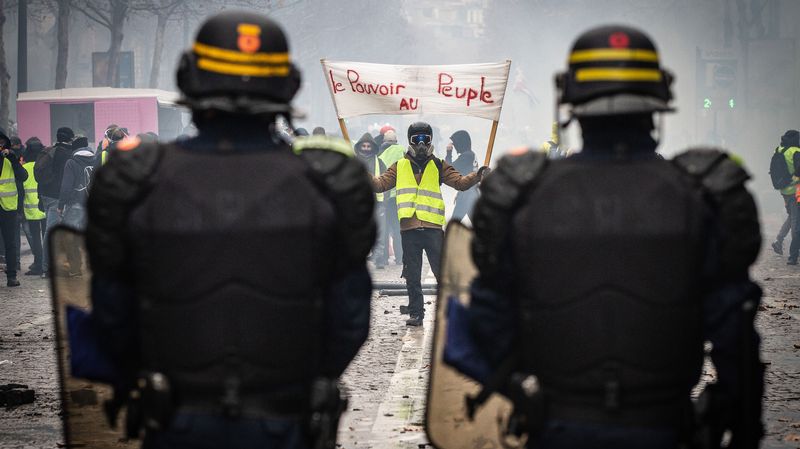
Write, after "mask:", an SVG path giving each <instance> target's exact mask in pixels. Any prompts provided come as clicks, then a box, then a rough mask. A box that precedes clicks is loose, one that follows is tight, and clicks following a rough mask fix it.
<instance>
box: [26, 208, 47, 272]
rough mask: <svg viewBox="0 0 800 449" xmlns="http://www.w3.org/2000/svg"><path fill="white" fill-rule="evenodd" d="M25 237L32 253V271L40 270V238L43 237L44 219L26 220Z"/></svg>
mask: <svg viewBox="0 0 800 449" xmlns="http://www.w3.org/2000/svg"><path fill="white" fill-rule="evenodd" d="M24 226H25V227H26V229H25V237H26V238H27V239H28V244H29V245H30V246H31V252H32V253H33V266H32V267H31V269H32V270H33V271H41V270H42V240H43V239H44V228H45V220H44V219H41V220H26V221H25V224H24Z"/></svg>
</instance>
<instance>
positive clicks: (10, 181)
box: [0, 157, 19, 212]
mask: <svg viewBox="0 0 800 449" xmlns="http://www.w3.org/2000/svg"><path fill="white" fill-rule="evenodd" d="M0 158H2V159H3V170H2V171H0V207H2V208H3V210H4V211H7V212H10V211H12V210H17V201H19V196H18V194H17V182H16V178H14V169H13V168H12V167H11V161H9V160H8V159H7V158H5V157H0Z"/></svg>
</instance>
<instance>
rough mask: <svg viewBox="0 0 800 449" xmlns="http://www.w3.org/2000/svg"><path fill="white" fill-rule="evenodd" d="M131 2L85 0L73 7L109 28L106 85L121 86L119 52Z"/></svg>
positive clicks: (123, 0)
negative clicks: (109, 39) (109, 41)
mask: <svg viewBox="0 0 800 449" xmlns="http://www.w3.org/2000/svg"><path fill="white" fill-rule="evenodd" d="M131 3H133V2H131V1H129V0H83V1H81V2H75V3H74V4H73V5H72V6H73V7H74V8H75V9H77V10H78V11H80V12H81V13H83V14H84V15H85V16H86V17H88V18H89V19H90V20H92V21H93V22H96V23H98V24H100V25H102V26H103V27H105V28H107V29H108V31H109V33H111V44H110V45H109V47H108V73H107V78H106V85H108V86H113V87H117V86H119V76H118V69H119V50H120V47H122V39H123V37H124V34H123V33H122V31H123V27H124V26H125V19H126V18H127V17H128V12H129V11H130V10H131Z"/></svg>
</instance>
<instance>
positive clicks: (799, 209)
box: [783, 195, 800, 260]
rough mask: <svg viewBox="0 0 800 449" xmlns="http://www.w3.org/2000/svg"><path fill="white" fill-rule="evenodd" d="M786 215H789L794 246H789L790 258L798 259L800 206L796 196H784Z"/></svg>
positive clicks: (799, 247)
mask: <svg viewBox="0 0 800 449" xmlns="http://www.w3.org/2000/svg"><path fill="white" fill-rule="evenodd" d="M783 202H784V205H785V206H786V213H787V214H788V215H789V222H790V223H789V228H790V229H791V235H792V244H791V245H789V258H790V259H795V260H796V259H797V256H798V254H799V253H800V204H797V199H795V197H794V195H783Z"/></svg>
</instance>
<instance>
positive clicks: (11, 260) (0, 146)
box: [0, 133, 28, 287]
mask: <svg viewBox="0 0 800 449" xmlns="http://www.w3.org/2000/svg"><path fill="white" fill-rule="evenodd" d="M27 178H28V172H26V171H25V168H23V167H22V164H20V162H19V157H17V155H16V154H14V152H12V151H11V140H10V139H9V138H8V137H7V136H6V135H4V134H2V133H0V234H2V238H3V246H4V248H3V249H4V253H5V259H6V278H7V283H6V285H7V286H9V287H17V286H19V281H18V280H17V267H18V263H17V260H18V259H19V238H18V235H19V222H18V221H17V220H18V215H19V187H18V183H20V182H25V180H26V179H27Z"/></svg>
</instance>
